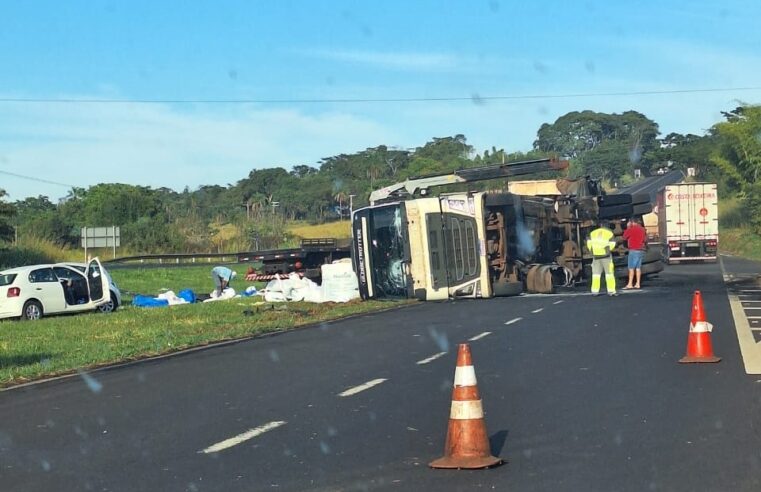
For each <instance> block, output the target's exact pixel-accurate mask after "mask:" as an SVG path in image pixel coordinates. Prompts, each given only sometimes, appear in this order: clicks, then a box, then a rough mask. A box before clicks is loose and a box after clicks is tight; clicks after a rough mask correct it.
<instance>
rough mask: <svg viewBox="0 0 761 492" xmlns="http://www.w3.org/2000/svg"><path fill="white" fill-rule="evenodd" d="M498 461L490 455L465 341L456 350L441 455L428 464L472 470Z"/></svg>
mask: <svg viewBox="0 0 761 492" xmlns="http://www.w3.org/2000/svg"><path fill="white" fill-rule="evenodd" d="M500 463H502V460H501V459H499V458H495V457H494V456H492V455H491V450H490V448H489V438H488V437H487V435H486V423H485V422H484V411H483V406H482V405H481V397H480V396H479V395H478V385H477V384H476V372H475V370H474V369H473V361H472V359H471V356H470V347H469V346H468V344H467V343H462V344H460V347H459V351H458V352H457V368H456V369H455V372H454V390H453V391H452V408H451V410H450V412H449V428H448V429H447V443H446V445H445V446H444V456H443V457H442V458H439V459H437V460H436V461H433V462H431V463H430V465H429V466H430V467H431V468H468V469H472V468H488V467H490V466H494V465H498V464H500Z"/></svg>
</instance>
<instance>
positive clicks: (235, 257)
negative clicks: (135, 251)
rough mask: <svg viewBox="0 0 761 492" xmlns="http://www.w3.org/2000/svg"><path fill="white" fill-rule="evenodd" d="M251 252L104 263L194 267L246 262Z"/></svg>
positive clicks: (141, 257) (148, 257) (142, 257)
mask: <svg viewBox="0 0 761 492" xmlns="http://www.w3.org/2000/svg"><path fill="white" fill-rule="evenodd" d="M250 254H251V253H249V252H243V253H173V254H161V255H158V254H153V255H136V256H123V257H121V258H114V259H112V260H106V261H104V262H103V263H104V264H105V265H107V266H110V267H129V266H135V267H138V266H143V265H156V264H158V265H161V266H172V265H184V266H192V265H194V264H199V263H211V262H212V261H213V262H215V263H241V262H242V261H243V262H245V261H246V260H242V259H241V258H242V257H246V256H248V255H250Z"/></svg>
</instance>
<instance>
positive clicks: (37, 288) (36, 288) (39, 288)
mask: <svg viewBox="0 0 761 492" xmlns="http://www.w3.org/2000/svg"><path fill="white" fill-rule="evenodd" d="M34 290H42V287H35V289H34Z"/></svg>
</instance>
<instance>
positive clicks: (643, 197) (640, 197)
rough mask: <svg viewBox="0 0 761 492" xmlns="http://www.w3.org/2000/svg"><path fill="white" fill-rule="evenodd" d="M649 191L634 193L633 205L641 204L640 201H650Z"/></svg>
mask: <svg viewBox="0 0 761 492" xmlns="http://www.w3.org/2000/svg"><path fill="white" fill-rule="evenodd" d="M650 202H651V200H650V194H649V193H635V194H633V195H632V205H639V204H640V203H650Z"/></svg>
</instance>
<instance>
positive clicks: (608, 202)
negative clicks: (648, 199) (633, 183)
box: [597, 193, 632, 207]
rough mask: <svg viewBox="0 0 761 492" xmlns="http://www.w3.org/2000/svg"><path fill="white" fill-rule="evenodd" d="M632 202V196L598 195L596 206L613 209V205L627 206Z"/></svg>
mask: <svg viewBox="0 0 761 492" xmlns="http://www.w3.org/2000/svg"><path fill="white" fill-rule="evenodd" d="M631 202H632V196H631V195H630V194H628V193H622V194H620V195H600V198H599V199H598V202H597V203H598V204H599V205H600V206H601V207H613V206H615V205H629V204H630V203H631Z"/></svg>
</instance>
